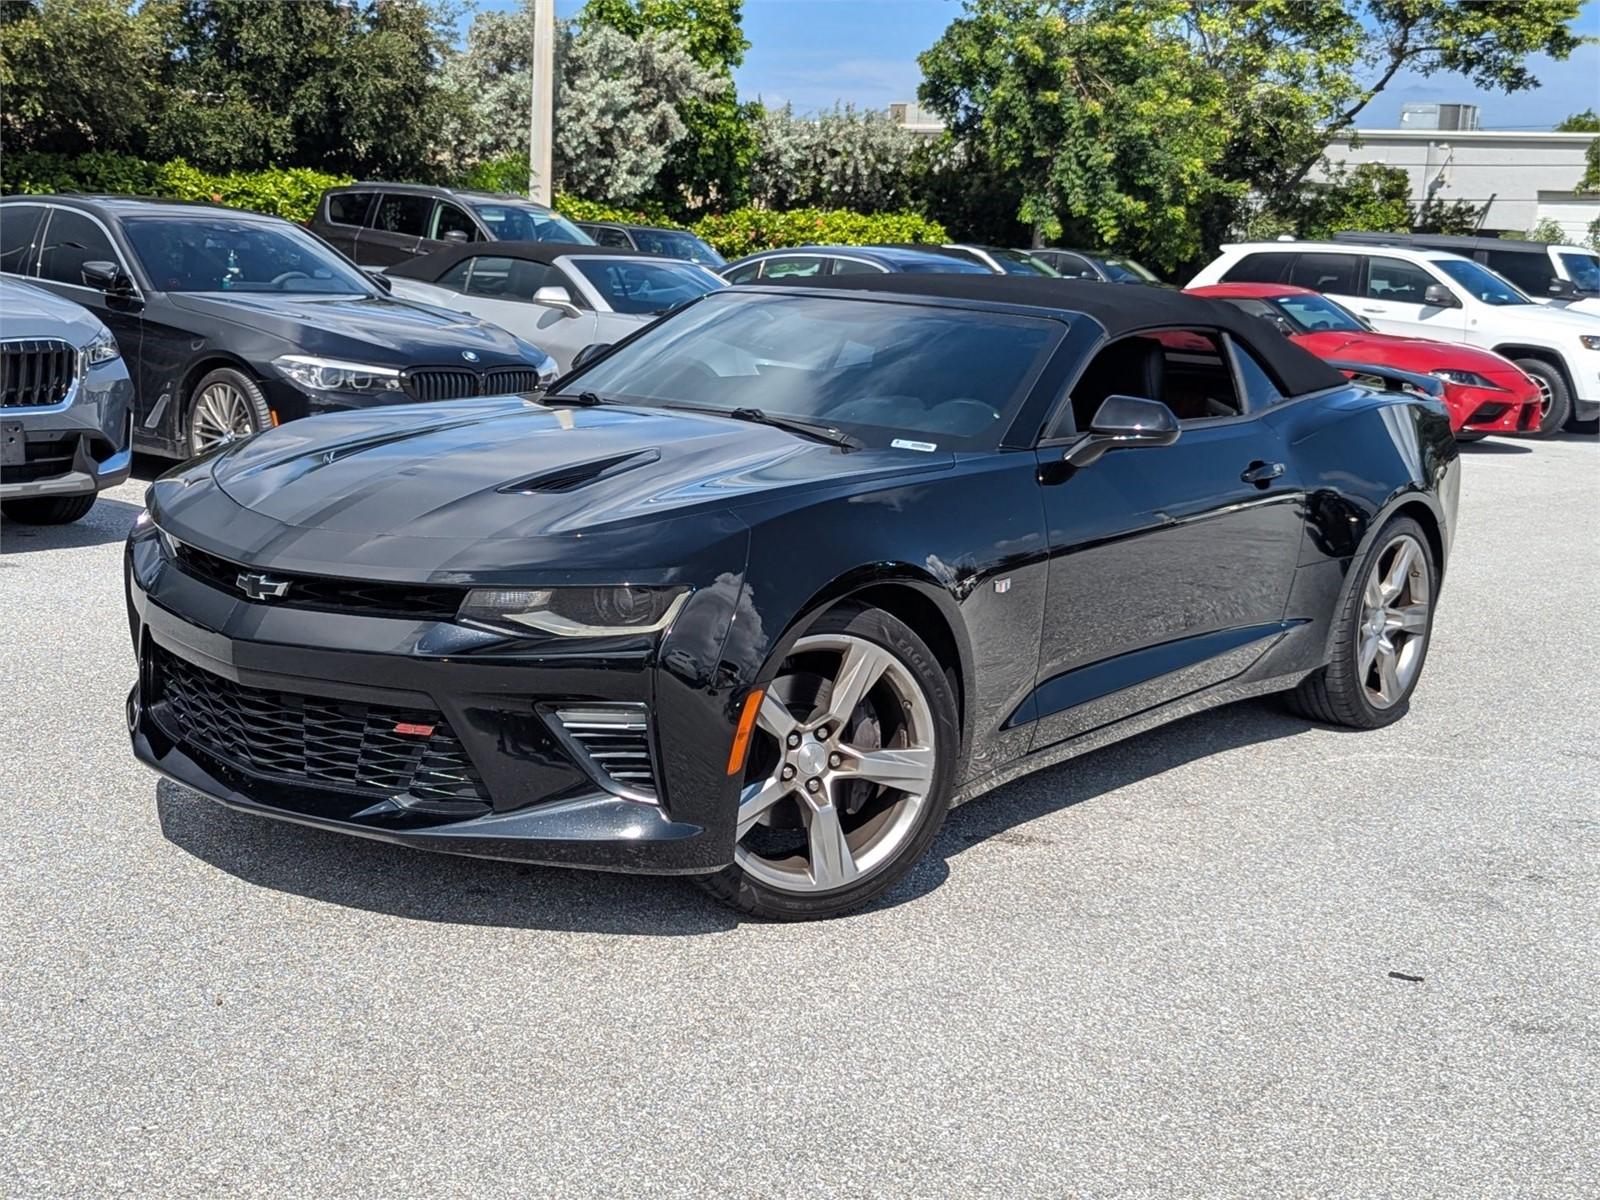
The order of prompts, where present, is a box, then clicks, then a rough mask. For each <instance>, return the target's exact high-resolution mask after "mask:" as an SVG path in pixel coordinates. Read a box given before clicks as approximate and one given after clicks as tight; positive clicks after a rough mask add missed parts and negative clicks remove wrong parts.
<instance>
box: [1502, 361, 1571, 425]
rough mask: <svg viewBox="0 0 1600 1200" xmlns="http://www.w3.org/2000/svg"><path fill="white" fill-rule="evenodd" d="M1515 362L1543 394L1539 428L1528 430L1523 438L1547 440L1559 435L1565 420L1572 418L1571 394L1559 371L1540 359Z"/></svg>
mask: <svg viewBox="0 0 1600 1200" xmlns="http://www.w3.org/2000/svg"><path fill="white" fill-rule="evenodd" d="M1515 361H1516V364H1517V366H1519V367H1521V368H1522V370H1523V373H1524V374H1527V375H1530V376H1532V377H1533V381H1534V382H1535V383H1537V384H1538V385H1539V391H1540V392H1542V393H1543V394H1544V395H1543V400H1542V402H1541V403H1540V405H1539V428H1537V429H1530V430H1528V432H1527V433H1525V434H1523V436H1524V437H1530V438H1547V437H1552V436H1554V435H1555V434H1557V433H1560V432H1561V427H1562V426H1563V425H1565V424H1566V423H1567V418H1569V417H1570V416H1572V394H1571V393H1570V392H1569V391H1568V390H1567V381H1566V380H1565V379H1564V378H1563V377H1562V375H1561V372H1560V370H1558V369H1557V368H1555V367H1553V366H1551V365H1550V364H1549V363H1547V362H1545V361H1544V359H1542V358H1519V359H1517V360H1515Z"/></svg>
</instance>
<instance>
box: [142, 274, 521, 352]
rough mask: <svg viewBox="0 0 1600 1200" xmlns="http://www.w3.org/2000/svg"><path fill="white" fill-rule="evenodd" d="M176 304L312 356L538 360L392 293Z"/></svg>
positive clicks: (469, 321)
mask: <svg viewBox="0 0 1600 1200" xmlns="http://www.w3.org/2000/svg"><path fill="white" fill-rule="evenodd" d="M170 299H171V302H172V304H173V305H174V306H175V307H177V308H180V309H186V310H188V311H189V312H193V313H199V314H201V315H204V316H207V317H211V318H214V319H216V320H222V321H231V322H233V323H234V324H237V325H245V326H249V327H251V328H253V329H264V330H266V331H267V332H269V333H272V334H275V335H276V336H278V337H281V338H283V339H285V340H286V341H290V342H295V343H297V344H298V345H300V346H301V347H303V348H304V349H305V350H307V351H309V352H312V353H331V352H338V353H345V354H362V355H364V356H365V359H364V360H374V359H375V360H377V361H378V362H379V364H380V365H395V366H420V365H425V364H427V365H432V364H456V363H460V362H461V361H462V352H463V351H471V352H472V353H473V354H476V355H477V356H478V358H477V360H476V361H477V362H479V363H480V364H482V363H488V364H491V365H498V364H503V363H513V362H514V363H518V364H522V363H526V362H528V361H529V359H530V348H529V347H528V346H527V344H526V343H525V342H522V341H521V340H520V339H518V338H515V337H513V336H512V335H511V334H509V333H507V332H506V331H505V330H503V329H501V328H500V327H499V326H498V325H491V324H489V323H488V322H487V321H480V320H479V319H478V318H477V317H472V316H468V315H467V314H465V313H458V312H451V311H449V310H448V309H443V308H434V307H432V306H430V305H426V304H415V303H410V302H407V301H404V300H395V299H391V298H390V297H388V296H274V295H265V294H261V293H251V292H237V293H229V294H221V293H216V292H182V293H179V292H174V293H171V294H170ZM468 361H473V360H468Z"/></svg>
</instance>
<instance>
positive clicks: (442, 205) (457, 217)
mask: <svg viewBox="0 0 1600 1200" xmlns="http://www.w3.org/2000/svg"><path fill="white" fill-rule="evenodd" d="M447 233H462V234H465V235H466V238H467V241H469V242H475V241H477V240H478V227H477V226H476V225H474V224H473V223H472V218H471V217H469V216H467V214H466V213H464V212H463V211H462V210H461V209H460V208H458V207H457V206H456V205H454V204H447V203H446V202H445V201H443V200H441V201H439V208H438V211H437V212H435V213H434V214H433V232H432V233H430V234H429V235H428V236H429V237H431V238H433V239H434V240H435V241H438V240H439V239H440V238H443V237H444V235H445V234H447Z"/></svg>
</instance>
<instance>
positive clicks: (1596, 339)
mask: <svg viewBox="0 0 1600 1200" xmlns="http://www.w3.org/2000/svg"><path fill="white" fill-rule="evenodd" d="M1578 340H1579V341H1580V342H1582V343H1583V348H1584V349H1585V350H1600V333H1580V334H1579V335H1578Z"/></svg>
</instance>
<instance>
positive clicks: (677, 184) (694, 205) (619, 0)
mask: <svg viewBox="0 0 1600 1200" xmlns="http://www.w3.org/2000/svg"><path fill="white" fill-rule="evenodd" d="M743 7H744V4H743V0H589V2H588V3H587V4H585V5H584V7H583V11H582V12H581V13H580V14H579V16H578V27H579V29H580V30H583V29H587V28H589V27H591V26H593V25H597V24H598V25H609V26H611V27H612V28H613V29H618V30H621V31H622V32H623V33H625V34H627V35H628V36H629V37H632V38H638V37H640V36H641V35H642V34H644V33H645V32H646V31H647V30H655V31H657V32H664V33H674V34H678V35H679V36H681V37H682V38H683V42H684V46H685V48H686V49H687V50H688V52H689V55H690V57H692V58H693V59H694V61H695V62H697V63H699V64H700V66H702V67H704V68H705V69H706V70H708V71H712V72H714V73H715V74H716V75H718V76H719V77H720V78H722V79H724V80H725V81H726V82H727V87H726V88H725V89H723V90H722V91H720V92H718V93H717V94H716V95H715V96H713V97H710V98H707V99H686V100H684V101H683V102H682V103H680V104H679V105H678V115H679V117H680V118H681V119H682V121H683V124H684V129H685V134H684V136H683V138H682V139H681V140H680V141H679V142H678V143H677V144H676V145H674V146H673V147H672V152H671V153H670V154H669V155H668V156H667V161H666V163H665V164H664V165H663V168H662V171H661V173H660V175H659V177H658V178H657V181H656V187H655V197H654V198H656V199H658V200H660V201H662V202H664V203H665V204H666V205H667V206H668V207H669V208H672V209H675V210H677V211H678V212H679V213H680V214H681V213H687V212H690V211H693V210H696V209H709V210H713V211H722V210H725V209H728V208H732V207H734V206H736V205H738V204H741V203H743V202H744V200H745V199H746V197H747V196H748V195H749V172H750V164H751V161H752V160H753V159H754V157H755V135H754V132H753V130H752V128H751V122H752V120H753V118H754V116H755V113H754V112H753V111H752V110H753V109H754V106H753V105H744V104H740V103H739V98H738V93H737V92H736V90H735V88H734V85H733V69H734V68H735V67H737V66H738V65H739V64H740V63H742V62H743V61H744V53H745V51H746V50H748V49H749V48H750V43H749V41H747V40H746V39H745V36H744V29H743V27H742V26H741V25H740V15H741V11H742V9H743Z"/></svg>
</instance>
